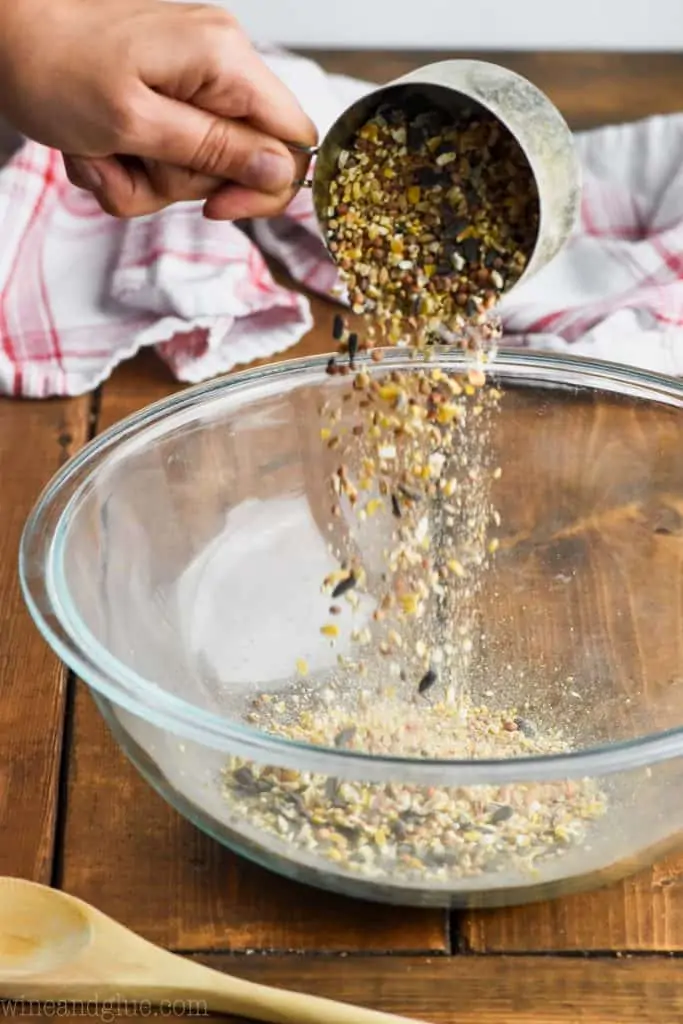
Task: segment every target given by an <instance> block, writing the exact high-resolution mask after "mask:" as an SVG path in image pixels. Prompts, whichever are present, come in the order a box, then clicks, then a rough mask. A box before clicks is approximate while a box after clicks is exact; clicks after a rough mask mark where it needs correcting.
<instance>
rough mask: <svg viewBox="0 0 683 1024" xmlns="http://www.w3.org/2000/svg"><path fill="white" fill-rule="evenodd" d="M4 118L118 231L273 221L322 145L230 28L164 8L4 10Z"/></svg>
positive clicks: (148, 0)
mask: <svg viewBox="0 0 683 1024" xmlns="http://www.w3.org/2000/svg"><path fill="white" fill-rule="evenodd" d="M0 111H1V112H2V113H3V114H4V115H5V116H6V117H7V118H8V119H9V120H10V121H11V122H12V123H13V124H14V125H15V127H16V128H17V129H18V130H19V131H20V132H22V133H23V134H24V135H26V136H28V137H29V138H33V139H35V140H36V141H38V142H41V143H43V144H44V145H46V146H51V147H53V148H55V149H59V150H61V151H62V152H63V153H64V154H66V156H65V164H66V167H67V173H68V174H69V177H70V179H71V180H72V182H73V183H74V184H76V185H79V186H80V187H84V188H87V189H89V190H90V191H92V192H93V193H94V194H95V196H96V197H97V199H98V201H99V202H100V204H101V206H102V207H103V208H104V209H105V210H107V211H108V212H109V213H111V214H113V215H114V216H118V217H133V216H140V215H143V214H148V213H153V212H155V211H156V210H159V209H161V208H163V207H164V206H167V205H168V204H169V203H171V202H174V201H178V200H187V199H206V202H205V204H204V213H205V215H206V216H208V217H212V218H216V219H229V220H236V219H240V218H251V217H270V216H274V215H275V214H277V213H279V212H281V211H282V210H283V209H284V207H285V206H286V205H287V203H288V202H289V201H290V200H291V198H292V194H293V183H294V181H295V180H296V179H297V178H300V177H302V176H303V174H304V173H305V169H306V166H307V163H308V157H306V156H305V155H304V156H302V155H297V154H295V153H292V152H291V151H290V150H289V149H288V148H287V146H286V145H285V144H284V142H292V143H295V144H296V143H298V144H302V145H308V146H310V145H315V143H316V141H317V135H316V130H315V126H314V125H313V123H312V122H311V121H310V119H309V118H308V117H307V116H306V114H304V112H303V111H302V110H301V107H300V106H299V104H298V102H297V100H296V98H295V97H294V96H293V95H292V93H291V92H290V91H289V90H288V89H287V87H286V86H285V85H284V84H283V83H282V82H280V80H279V79H278V78H277V77H276V76H275V75H274V74H273V73H272V72H271V71H270V70H269V69H268V67H267V66H266V65H265V64H264V63H263V61H262V60H261V59H260V57H259V55H258V54H257V53H256V51H255V50H254V48H253V47H252V46H251V44H250V43H249V40H248V39H247V37H246V36H245V34H244V32H243V31H242V30H241V28H240V27H239V25H238V24H237V23H236V22H235V20H234V19H233V18H232V17H231V16H230V15H229V14H227V13H226V12H225V11H223V10H221V9H219V8H215V7H210V6H203V5H195V4H184V3H181V4H171V3H167V2H162V0H12V2H9V3H0ZM283 140H284V141H283Z"/></svg>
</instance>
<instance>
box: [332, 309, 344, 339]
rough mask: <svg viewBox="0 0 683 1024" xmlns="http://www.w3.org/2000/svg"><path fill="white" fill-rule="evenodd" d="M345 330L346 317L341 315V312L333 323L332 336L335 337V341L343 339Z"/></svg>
mask: <svg viewBox="0 0 683 1024" xmlns="http://www.w3.org/2000/svg"><path fill="white" fill-rule="evenodd" d="M344 330H345V325H344V317H343V316H342V315H341V313H337V314H336V315H335V318H334V321H333V323H332V337H333V338H334V340H335V341H341V340H342V338H343V337H344Z"/></svg>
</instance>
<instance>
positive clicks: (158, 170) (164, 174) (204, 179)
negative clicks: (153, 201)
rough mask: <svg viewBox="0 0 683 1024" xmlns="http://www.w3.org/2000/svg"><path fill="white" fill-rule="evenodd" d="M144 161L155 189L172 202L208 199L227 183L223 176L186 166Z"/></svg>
mask: <svg viewBox="0 0 683 1024" xmlns="http://www.w3.org/2000/svg"><path fill="white" fill-rule="evenodd" d="M142 163H143V164H144V168H145V171H146V173H147V177H148V179H149V182H150V184H151V186H152V188H153V189H154V191H155V192H156V193H157V195H158V196H163V197H164V198H166V199H167V200H168V201H169V202H172V203H182V202H188V201H192V200H197V199H206V198H207V196H210V195H212V194H213V193H214V192H216V191H217V189H219V188H221V187H222V186H223V185H224V184H225V182H224V181H223V179H222V178H211V177H209V176H208V175H205V174H198V173H197V172H196V171H190V170H187V169H186V168H185V167H171V166H170V164H162V163H159V162H158V161H157V160H144V161H142Z"/></svg>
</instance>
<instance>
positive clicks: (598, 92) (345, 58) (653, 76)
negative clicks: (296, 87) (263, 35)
mask: <svg viewBox="0 0 683 1024" xmlns="http://www.w3.org/2000/svg"><path fill="white" fill-rule="evenodd" d="M302 52H303V53H305V54H306V55H307V56H309V57H312V58H313V59H314V60H316V61H318V62H319V63H320V64H322V65H323V66H324V67H325V68H327V69H328V70H329V71H332V72H335V73H338V74H345V75H352V76H354V77H357V78H362V79H365V80H367V81H370V82H377V83H383V82H387V81H389V80H391V79H393V78H397V77H398V76H399V75H403V74H405V73H406V72H408V71H411V70H412V69H413V68H416V67H420V66H422V65H424V64H430V63H432V62H434V61H440V60H448V59H451V58H462V57H469V58H476V59H478V60H488V61H491V62H493V63H495V64H500V65H502V66H504V67H509V68H510V69H511V70H513V71H516V72H517V73H518V74H520V75H524V77H525V78H528V79H529V80H530V81H531V82H533V83H534V84H535V85H537V86H538V87H539V89H542V90H543V92H545V93H546V94H547V95H548V96H549V97H550V99H551V100H552V101H553V102H554V103H555V104H556V106H557V107H558V109H559V110H560V111H561V112H562V114H563V115H564V117H565V118H566V119H567V121H568V122H569V124H570V126H571V127H572V128H577V129H580V128H594V127H596V126H598V125H603V124H617V123H620V122H623V121H635V120H637V119H638V118H641V117H649V116H650V115H652V114H668V113H678V111H679V110H680V96H681V93H683V54H681V53H629V54H621V53H556V52H552V53H543V52H540V53H508V52H505V51H494V52H490V53H486V52H478V53H472V52H464V51H463V52H457V51H441V52H436V51H433V52H430V51H415V52H410V51H391V50H384V51H377V50H358V51H356V52H354V53H348V52H345V51H341V50H339V51H335V50H305V51H302Z"/></svg>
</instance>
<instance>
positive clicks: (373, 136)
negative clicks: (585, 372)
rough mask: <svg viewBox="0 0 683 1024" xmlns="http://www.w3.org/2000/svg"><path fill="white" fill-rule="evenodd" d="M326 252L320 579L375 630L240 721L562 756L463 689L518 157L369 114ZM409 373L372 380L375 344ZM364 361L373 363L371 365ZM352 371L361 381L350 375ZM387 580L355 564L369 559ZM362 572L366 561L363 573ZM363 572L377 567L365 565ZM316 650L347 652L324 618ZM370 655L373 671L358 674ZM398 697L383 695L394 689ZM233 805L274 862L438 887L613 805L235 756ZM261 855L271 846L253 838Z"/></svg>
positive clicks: (436, 126)
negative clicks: (282, 847)
mask: <svg viewBox="0 0 683 1024" xmlns="http://www.w3.org/2000/svg"><path fill="white" fill-rule="evenodd" d="M326 226H327V231H328V241H329V247H330V250H331V252H332V254H333V256H334V259H335V261H336V262H337V265H338V267H339V269H340V273H341V276H342V278H343V281H344V283H345V285H346V288H347V290H348V295H349V299H350V305H351V308H352V311H353V312H354V313H356V314H361V315H362V316H363V318H364V321H365V328H364V331H363V332H358V331H356V330H351V329H350V328H349V325H348V322H347V319H346V317H345V316H343V315H342V314H337V315H335V317H334V320H333V324H332V337H333V340H334V342H335V344H336V346H337V353H336V355H334V356H332V357H331V358H330V360H329V362H328V364H327V372H328V374H330V375H331V376H343V377H346V378H348V384H347V382H346V381H345V382H344V383H343V384H342V385H341V386H340V387H336V388H333V389H330V396H331V397H330V398H329V399H328V400H327V401H326V402H325V405H324V406H323V408H322V409H321V430H320V439H321V444H323V445H325V446H326V448H327V449H328V450H329V451H334V452H335V459H336V460H337V461H336V468H335V470H334V472H333V474H332V476H331V479H330V481H329V485H330V523H331V524H334V522H335V521H337V522H339V521H342V522H343V523H344V524H345V525H344V528H343V529H341V530H339V531H336V532H337V534H338V535H339V537H340V538H341V539H338V540H337V546H334V545H331V549H332V552H333V554H334V555H335V557H336V559H337V561H338V564H339V565H340V568H339V570H338V571H336V572H334V573H331V574H330V575H329V576H328V577H327V578H326V579H325V580H324V581H323V583H322V590H323V593H324V594H325V595H326V596H327V597H328V598H329V600H330V601H331V602H334V601H339V602H340V603H339V605H333V604H331V605H330V606H329V612H330V615H332V616H334V617H337V618H338V620H339V621H340V622H343V617H344V614H345V612H346V610H347V606H348V607H349V608H350V611H351V614H354V612H355V609H356V608H357V607H358V605H359V602H360V597H361V595H362V594H365V595H366V596H369V597H370V598H371V599H372V601H373V602H374V612H373V615H372V623H371V625H363V626H361V627H359V628H354V629H353V630H352V632H351V641H352V644H353V645H354V647H353V648H352V656H351V657H349V656H347V655H340V656H339V665H340V671H343V672H344V673H345V676H344V680H345V681H344V686H343V688H342V689H341V690H340V691H339V692H338V693H335V690H334V686H332V687H330V686H329V685H327V684H326V686H325V688H324V690H322V692H320V689H319V688H317V689H316V687H315V685H312V686H311V688H310V691H307V692H304V691H303V690H302V689H301V687H302V686H303V685H304V684H303V683H302V682H301V680H302V677H303V678H305V677H306V676H307V675H308V673H309V669H308V663H307V662H306V661H305V660H304V659H299V661H298V662H297V664H296V671H297V675H298V677H299V681H298V682H296V683H293V684H292V686H291V689H290V690H288V691H287V692H286V693H285V694H283V695H282V697H281V698H280V699H278V700H273V699H272V697H271V696H270V695H268V694H264V695H262V696H261V697H259V698H257V699H256V700H255V702H254V705H253V707H252V708H251V710H249V711H248V712H247V714H246V718H247V721H249V723H250V724H253V725H255V726H256V727H258V728H260V729H262V730H263V731H265V732H270V733H273V734H275V735H277V736H281V737H285V738H288V739H290V740H294V741H297V742H301V743H306V744H313V745H317V746H322V747H328V748H333V749H338V750H339V749H343V750H345V751H346V750H356V751H364V752H366V753H369V754H374V755H378V756H385V757H391V756H392V755H393V756H400V757H417V758H422V759H425V758H427V759H444V760H452V759H465V760H480V759H488V758H491V759H513V758H516V757H525V756H530V755H547V754H560V753H566V752H568V751H569V750H570V749H571V743H570V740H569V739H568V738H567V737H566V736H564V735H563V734H562V732H561V730H559V729H556V728H554V727H550V728H541V727H540V726H539V725H538V723H532V722H530V721H529V720H528V719H527V718H526V717H522V716H520V715H519V714H518V712H517V710H515V709H514V708H512V709H505V708H503V709H498V710H496V709H494V708H490V707H488V706H483V705H478V704H475V703H474V702H473V700H472V697H471V695H470V688H469V672H470V667H471V665H472V661H473V659H475V658H476V657H477V645H478V643H480V642H481V641H482V631H481V628H480V627H478V624H477V597H478V595H479V592H480V588H481V585H482V580H483V576H484V574H485V572H486V571H487V569H488V567H489V565H490V563H491V558H492V557H493V556H494V555H495V554H496V553H497V552H498V551H499V549H500V546H501V545H500V541H499V539H498V537H495V536H491V535H490V531H491V529H492V527H493V528H497V527H498V526H499V525H500V517H499V515H498V513H497V511H496V509H495V508H494V505H493V501H492V485H493V482H494V481H496V480H499V479H500V477H501V475H502V468H501V467H499V466H496V465H495V460H494V446H493V444H492V434H493V427H494V424H495V417H496V414H497V412H498V409H499V405H500V399H501V393H500V391H499V390H498V389H497V388H496V387H495V386H494V385H493V384H492V383H491V382H490V380H489V379H488V369H489V366H490V365H491V362H492V361H494V360H495V351H496V345H497V342H498V340H499V338H500V336H501V325H500V319H499V317H498V312H497V306H498V302H499V300H500V298H501V296H502V295H503V294H504V293H505V292H506V291H507V290H509V288H510V287H511V286H512V285H513V284H514V283H515V282H516V281H518V280H519V278H520V276H521V275H522V273H523V272H524V269H525V268H526V265H527V263H528V260H529V257H530V255H531V252H532V250H533V246H534V243H535V239H536V234H537V230H538V195H537V192H536V189H535V185H534V181H533V177H532V174H531V171H530V168H529V166H528V164H527V163H526V159H525V158H524V156H523V154H522V152H521V150H520V148H519V146H518V145H517V143H516V142H515V140H514V139H513V138H512V137H511V136H509V135H508V134H506V133H505V131H504V130H502V129H501V126H500V125H499V124H498V122H496V121H495V120H493V119H492V118H490V117H489V116H488V115H485V114H482V113H481V112H479V111H472V110H462V111H461V112H460V113H459V115H458V116H456V117H453V116H451V117H447V116H446V115H445V114H444V113H443V112H439V111H435V110H433V109H429V108H426V107H425V105H424V102H422V103H419V102H417V101H415V102H413V103H411V106H410V109H408V110H406V111H402V110H396V109H392V108H391V107H382V108H380V109H379V110H378V111H377V112H376V114H375V116H373V117H372V118H370V119H369V120H368V122H367V123H366V124H364V125H363V126H362V127H361V128H360V130H359V131H358V132H357V133H356V135H355V137H354V138H353V139H352V140H351V142H350V144H349V148H348V149H347V150H344V151H342V152H341V153H340V155H339V159H338V166H337V168H336V173H335V174H334V175H333V179H332V182H331V184H330V195H329V206H328V209H327V225H326ZM444 343H445V344H448V345H456V346H458V347H460V348H461V349H463V350H464V351H465V352H466V353H467V362H466V365H465V366H464V368H463V370H462V372H459V373H455V372H446V371H445V370H443V369H440V368H436V367H432V366H430V365H429V356H430V353H431V352H432V351H433V347H434V345H437V344H438V345H441V344H444ZM399 344H400V345H405V346H408V348H409V349H410V350H411V352H412V354H413V355H414V356H415V355H417V356H420V357H421V358H422V363H417V362H416V363H415V365H414V367H411V369H410V370H407V371H404V370H397V369H389V370H387V371H381V370H380V367H379V365H378V364H379V363H380V362H381V360H382V357H383V352H382V351H381V348H379V347H378V346H380V345H385V346H386V345H389V346H392V345H399ZM366 353H369V354H370V361H367V359H366V358H364V354H366ZM359 361H360V365H358V362H359ZM377 536H379V537H381V538H382V539H381V542H380V545H381V550H380V552H379V554H381V559H380V566H379V567H378V566H377V565H371V564H369V561H368V558H367V556H368V554H370V555H371V556H374V555H376V554H377V551H376V548H377V542H376V540H373V538H376V537H377ZM370 561H372V558H371V559H370ZM366 562H368V564H365V563H366ZM319 628H320V633H321V637H322V638H323V642H328V643H330V644H331V645H332V646H333V647H334V646H335V645H336V644H337V643H338V642H339V640H340V637H341V630H340V627H339V626H338V625H337V624H336V622H321V623H320V627H319ZM364 651H367V652H368V654H367V655H366V656H365V657H364V656H363V655H364ZM391 680H394V681H395V682H396V686H394V685H393V684H392V683H391ZM223 793H224V796H225V799H226V801H227V802H228V804H229V805H230V806H231V808H232V809H233V811H234V813H235V814H236V815H238V816H243V817H244V819H245V820H246V821H248V822H249V825H250V826H252V827H253V828H256V829H258V830H260V832H261V833H262V834H268V835H271V836H272V837H274V838H275V839H277V840H280V841H282V842H284V843H286V848H287V854H286V855H287V857H289V858H290V859H293V860H296V859H297V858H298V859H300V860H301V861H302V862H303V861H304V860H305V859H306V858H310V857H314V858H320V859H321V860H322V861H323V862H325V864H326V866H327V868H328V869H331V868H332V867H333V866H334V868H335V869H336V870H339V871H347V872H353V873H356V874H360V875H362V876H364V877H366V878H367V877H372V878H385V879H387V880H392V881H393V880H396V879H399V880H403V881H404V882H406V884H408V883H409V882H410V880H413V881H419V882H420V883H423V882H431V883H433V884H439V883H446V884H448V883H449V882H452V881H453V880H455V879H463V878H467V877H477V876H479V875H481V874H484V873H498V874H500V873H503V874H505V873H510V872H512V873H513V874H514V873H515V872H520V871H535V870H536V869H537V866H538V865H539V864H541V863H543V862H545V861H551V860H553V859H554V858H557V857H559V856H561V855H562V854H563V853H565V852H566V851H568V850H569V849H571V848H575V847H581V846H582V845H584V844H585V843H586V841H587V838H588V836H589V832H590V826H591V823H592V822H594V821H595V820H596V819H598V818H600V817H601V816H602V815H603V814H604V813H605V808H606V798H605V794H604V793H603V792H602V791H601V790H600V788H599V786H598V785H597V784H596V783H595V782H594V781H591V780H580V781H568V782H550V783H543V784H541V783H529V784H524V785H505V786H493V785H482V786H476V787H458V788H447V787H429V788H427V787H423V786H418V785H414V784H400V783H395V782H392V783H371V784H370V783H366V784H365V783H357V782H353V783H352V782H348V781H344V780H337V779H335V778H330V777H327V776H324V775H318V774H312V773H307V772H299V771H296V770H293V769H284V768H277V767H267V766H259V765H255V764H252V763H248V762H245V761H243V760H241V759H239V758H233V759H232V760H231V761H230V763H229V764H228V765H227V767H226V769H225V772H224V779H223ZM264 842H265V843H266V845H267V840H264Z"/></svg>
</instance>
